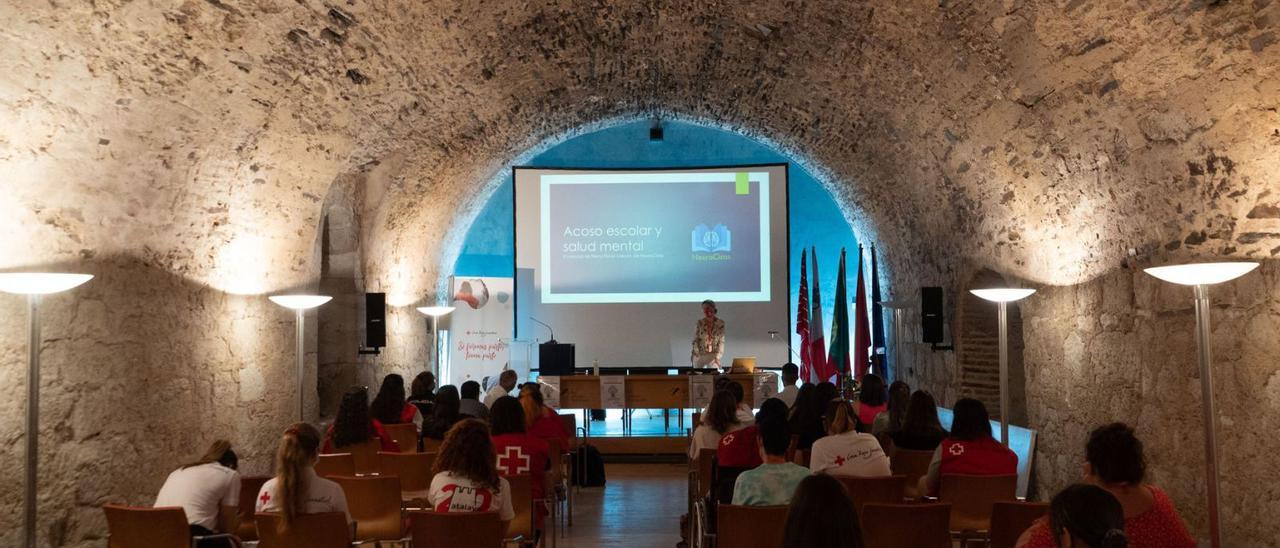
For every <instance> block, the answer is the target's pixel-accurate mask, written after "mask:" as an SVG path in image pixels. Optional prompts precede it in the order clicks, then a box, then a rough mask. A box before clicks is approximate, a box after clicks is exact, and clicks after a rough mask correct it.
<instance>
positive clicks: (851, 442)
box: [809, 400, 893, 477]
mask: <svg viewBox="0 0 1280 548" xmlns="http://www.w3.org/2000/svg"><path fill="white" fill-rule="evenodd" d="M824 422H826V424H827V437H825V438H822V439H820V440H818V441H816V442H814V443H813V452H812V456H811V457H810V458H809V469H810V470H813V471H814V472H815V473H819V472H821V473H826V474H832V475H836V476H855V477H878V476H889V475H892V474H893V472H891V471H890V470H889V457H888V456H887V455H885V454H884V449H882V448H881V447H880V442H879V441H877V440H876V437H875V436H872V435H871V434H864V433H862V432H859V431H858V430H857V425H858V419H857V417H856V416H855V415H854V411H853V406H851V405H849V402H847V401H844V400H836V401H833V402H830V403H828V404H827V413H826V416H825V420H824Z"/></svg>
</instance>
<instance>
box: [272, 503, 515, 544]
mask: <svg viewBox="0 0 1280 548" xmlns="http://www.w3.org/2000/svg"><path fill="white" fill-rule="evenodd" d="M501 525H502V520H501V519H499V518H498V513H497V512H450V513H438V512H428V511H422V510H415V511H413V512H409V534H410V537H412V538H413V546H414V548H456V547H458V546H468V547H474V548H498V547H500V546H502V535H503V533H504V532H505V531H503V530H502V527H501ZM262 548H270V547H265V546H264V547H262Z"/></svg>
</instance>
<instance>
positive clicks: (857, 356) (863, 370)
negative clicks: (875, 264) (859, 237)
mask: <svg viewBox="0 0 1280 548" xmlns="http://www.w3.org/2000/svg"><path fill="white" fill-rule="evenodd" d="M856 294H857V297H855V299H854V315H855V316H856V317H857V321H856V323H855V330H854V335H853V337H854V339H853V367H854V371H853V372H854V374H855V375H857V378H858V379H859V380H861V379H862V376H863V375H866V374H867V365H868V359H869V358H870V354H871V329H870V326H868V325H867V323H868V320H869V319H870V318H869V317H868V316H867V284H866V282H865V281H863V279H862V248H861V247H859V248H858V289H857V290H856Z"/></svg>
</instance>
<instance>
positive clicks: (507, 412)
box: [463, 384, 551, 529]
mask: <svg viewBox="0 0 1280 548" xmlns="http://www.w3.org/2000/svg"><path fill="white" fill-rule="evenodd" d="M463 386H465V385H463ZM476 386H477V387H479V386H480V385H479V384H477V385H476ZM476 403H479V402H476ZM491 411H492V414H491V415H490V423H491V424H492V427H491V430H492V431H491V432H490V434H491V435H492V437H493V451H494V453H495V454H496V456H497V459H498V473H499V474H502V475H504V476H513V475H517V474H529V478H530V480H531V481H530V482H531V483H532V484H533V486H532V491H533V500H534V501H535V502H536V503H537V508H538V515H537V519H536V520H535V521H534V523H535V524H537V527H538V528H539V529H541V528H542V519H543V518H544V517H546V515H547V507H546V506H545V505H544V504H543V503H542V498H543V497H545V496H546V492H547V487H548V484H547V482H548V481H549V477H548V475H547V470H548V469H550V467H551V463H550V456H549V455H548V451H549V448H548V447H547V442H545V441H543V440H541V439H539V438H538V437H537V436H531V435H529V434H528V432H527V431H526V425H525V421H524V407H523V406H521V405H520V400H517V399H515V398H513V397H511V396H503V397H501V398H498V400H497V401H495V402H493V409H492V410H491Z"/></svg>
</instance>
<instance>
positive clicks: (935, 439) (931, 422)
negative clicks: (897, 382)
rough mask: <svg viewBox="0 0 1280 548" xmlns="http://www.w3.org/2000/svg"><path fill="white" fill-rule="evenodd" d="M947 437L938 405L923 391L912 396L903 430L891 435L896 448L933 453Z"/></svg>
mask: <svg viewBox="0 0 1280 548" xmlns="http://www.w3.org/2000/svg"><path fill="white" fill-rule="evenodd" d="M945 437H947V431H946V430H943V429H942V422H940V421H939V420H938V403H937V402H935V401H934V400H933V396H932V395H931V394H929V393H928V392H925V391H923V390H916V391H915V393H913V394H911V402H910V403H909V404H908V405H907V416H906V418H905V419H904V420H903V421H902V428H901V429H899V430H898V431H896V432H890V433H889V438H890V439H892V440H893V446H894V447H896V448H898V449H910V450H913V451H933V450H934V449H937V448H938V444H939V443H942V439H943V438H945Z"/></svg>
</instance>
